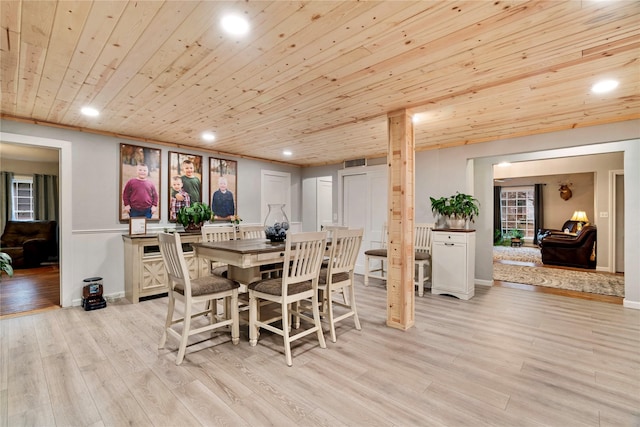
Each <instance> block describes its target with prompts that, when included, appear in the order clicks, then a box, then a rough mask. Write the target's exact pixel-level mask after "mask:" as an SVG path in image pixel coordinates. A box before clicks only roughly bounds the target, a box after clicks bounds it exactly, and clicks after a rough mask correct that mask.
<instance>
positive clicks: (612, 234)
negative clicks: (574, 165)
mask: <svg viewBox="0 0 640 427" xmlns="http://www.w3.org/2000/svg"><path fill="white" fill-rule="evenodd" d="M618 176H624V170H623V169H616V170H610V171H609V272H610V273H615V272H616V258H617V256H618V254H617V253H616V234H617V227H618V224H617V223H616V214H617V209H616V206H617V183H616V182H617V180H616V178H617V177H618ZM593 214H594V215H598V213H597V212H594V213H593ZM623 214H624V210H623Z"/></svg>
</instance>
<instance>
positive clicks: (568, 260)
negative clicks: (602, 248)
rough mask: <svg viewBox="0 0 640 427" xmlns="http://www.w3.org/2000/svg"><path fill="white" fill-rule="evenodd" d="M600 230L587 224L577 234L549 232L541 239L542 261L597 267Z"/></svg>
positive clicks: (568, 265)
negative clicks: (597, 244)
mask: <svg viewBox="0 0 640 427" xmlns="http://www.w3.org/2000/svg"><path fill="white" fill-rule="evenodd" d="M597 233H598V230H597V229H596V227H595V226H593V225H587V226H584V227H583V228H582V230H580V231H578V232H577V233H576V234H567V233H562V234H549V235H547V236H545V237H544V238H543V239H542V240H541V241H540V251H541V253H542V263H543V264H550V265H562V266H566V267H578V268H596V241H597Z"/></svg>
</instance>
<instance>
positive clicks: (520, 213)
mask: <svg viewBox="0 0 640 427" xmlns="http://www.w3.org/2000/svg"><path fill="white" fill-rule="evenodd" d="M534 194H535V192H534V186H532V185H531V186H523V187H503V188H502V191H501V193H500V209H501V212H500V214H501V215H500V216H501V228H502V230H501V231H502V234H503V235H507V234H508V233H509V231H510V230H513V229H516V228H517V229H520V230H522V232H523V233H524V237H525V239H533V237H534V233H535V230H534V213H535V209H534V204H533V201H534V200H533V198H534Z"/></svg>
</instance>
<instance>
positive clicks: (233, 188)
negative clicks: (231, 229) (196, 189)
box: [209, 157, 238, 221]
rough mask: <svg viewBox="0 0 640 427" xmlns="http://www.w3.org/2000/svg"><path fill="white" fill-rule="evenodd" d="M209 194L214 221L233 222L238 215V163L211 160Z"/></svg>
mask: <svg viewBox="0 0 640 427" xmlns="http://www.w3.org/2000/svg"><path fill="white" fill-rule="evenodd" d="M209 193H210V194H209V200H210V201H211V210H212V211H213V215H214V221H216V220H219V221H231V220H232V219H233V218H235V217H236V216H237V215H238V209H237V205H236V201H237V200H238V199H237V197H238V162H236V161H235V160H225V159H215V158H213V157H210V158H209Z"/></svg>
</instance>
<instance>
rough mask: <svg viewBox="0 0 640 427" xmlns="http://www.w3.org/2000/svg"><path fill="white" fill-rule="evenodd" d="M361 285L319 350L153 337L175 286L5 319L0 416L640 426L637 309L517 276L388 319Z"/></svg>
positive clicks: (0, 325)
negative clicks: (183, 351) (513, 283)
mask: <svg viewBox="0 0 640 427" xmlns="http://www.w3.org/2000/svg"><path fill="white" fill-rule="evenodd" d="M359 280H360V283H358V286H357V289H356V292H357V297H358V306H359V313H360V320H361V322H362V331H357V330H355V328H354V327H353V324H352V323H351V322H350V321H348V320H347V321H346V322H343V323H342V324H341V325H340V326H339V327H338V330H337V334H338V342H337V343H335V344H333V343H331V342H327V345H328V348H327V349H321V348H319V347H318V345H317V340H315V339H314V337H313V336H310V337H309V338H308V339H303V340H301V341H299V342H298V344H297V345H294V348H293V355H294V358H293V367H287V366H286V364H285V360H284V355H283V349H282V342H281V338H280V337H276V336H272V335H269V334H266V333H265V334H263V335H261V339H260V342H259V343H258V345H257V346H256V347H251V346H249V343H248V341H247V335H246V330H244V328H243V335H242V337H241V342H240V344H239V345H237V346H234V345H232V344H231V342H230V338H229V335H228V334H223V335H220V336H218V337H217V338H215V339H214V340H212V341H204V342H201V343H199V344H197V345H196V347H195V348H193V347H192V348H190V349H188V351H187V355H186V358H185V361H184V362H183V364H182V365H181V366H176V365H175V364H174V361H175V356H176V353H175V349H176V347H177V342H176V341H175V340H169V342H168V345H167V348H165V349H163V350H158V349H157V343H158V340H159V338H160V333H161V329H162V324H163V317H164V315H165V310H166V303H167V299H166V298H160V299H155V300H149V301H145V302H142V303H140V304H135V305H133V304H129V303H128V302H126V300H121V301H117V302H112V303H110V304H109V305H108V306H107V308H105V309H101V310H96V311H89V312H85V311H83V310H82V309H81V308H79V307H76V308H68V309H59V310H54V311H48V312H43V313H37V314H33V315H29V316H23V317H15V318H8V319H4V320H2V321H0V339H1V343H2V347H1V349H0V366H1V371H0V385H1V389H0V425H2V426H19V425H28V426H123V425H134V426H191V425H195V426H199V425H206V426H209V425H227V426H245V425H246V426H266V425H275V426H316V425H321V426H341V425H349V426H440V425H447V426H482V425H492V426H632V425H638V424H640V311H637V310H631V309H626V308H624V307H622V306H621V305H617V304H610V303H603V302H598V301H589V300H582V299H576V298H568V297H565V296H559V295H553V294H547V293H537V292H529V291H524V290H521V289H514V288H508V287H491V288H484V287H478V288H477V290H476V296H475V297H474V298H473V299H471V300H469V301H461V300H458V299H456V298H453V297H448V296H434V295H431V294H430V293H425V296H424V297H422V298H419V297H416V325H415V327H413V328H411V329H409V330H407V331H400V330H395V329H391V328H388V327H386V326H385V319H386V314H385V305H386V291H385V289H384V286H382V285H380V284H375V283H374V284H372V285H370V286H369V287H367V288H365V287H364V286H363V285H362V283H361V277H359Z"/></svg>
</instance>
